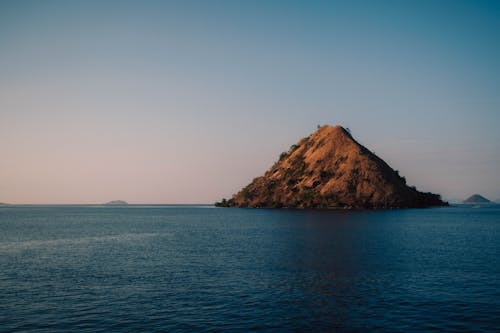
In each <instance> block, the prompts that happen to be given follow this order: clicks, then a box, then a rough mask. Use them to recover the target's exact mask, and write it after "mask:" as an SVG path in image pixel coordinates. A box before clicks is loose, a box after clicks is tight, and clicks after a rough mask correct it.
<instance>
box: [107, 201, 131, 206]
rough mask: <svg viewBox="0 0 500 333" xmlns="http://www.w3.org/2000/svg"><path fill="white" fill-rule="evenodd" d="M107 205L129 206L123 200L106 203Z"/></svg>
mask: <svg viewBox="0 0 500 333" xmlns="http://www.w3.org/2000/svg"><path fill="white" fill-rule="evenodd" d="M105 205H110V206H124V205H128V202H126V201H123V200H113V201H109V202H106V203H105Z"/></svg>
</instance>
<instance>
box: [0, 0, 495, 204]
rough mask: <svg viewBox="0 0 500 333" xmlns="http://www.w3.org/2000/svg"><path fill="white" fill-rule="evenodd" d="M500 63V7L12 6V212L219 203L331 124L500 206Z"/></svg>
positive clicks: (2, 51)
mask: <svg viewBox="0 0 500 333" xmlns="http://www.w3.org/2000/svg"><path fill="white" fill-rule="evenodd" d="M499 59H500V2H495V1H439V2H436V1H434V2H433V1H414V2H410V1H407V2H392V1H379V2H370V1H349V2H325V1H307V2H306V1H287V2H279V1H168V2H163V1H140V2H139V1H81V2H76V1H71V2H70V1H22V2H21V1H2V2H1V3H0V152H1V153H2V155H1V160H0V202H7V203H13V204H16V203H33V204H44V203H48V204H50V203H60V204H64V203H103V202H108V201H110V200H116V199H121V200H126V201H128V202H129V203H172V204H175V203H200V202H204V203H210V202H215V201H217V200H219V199H221V198H222V197H226V198H227V197H229V196H231V195H232V194H233V193H235V192H236V191H237V190H239V189H240V188H242V187H243V186H245V185H246V184H248V182H249V181H250V180H251V179H252V178H254V177H256V176H259V175H261V174H262V173H263V172H264V171H265V170H266V169H268V168H269V167H270V166H271V165H272V164H273V163H274V162H275V161H276V160H277V159H278V157H279V154H280V153H281V152H282V151H286V150H288V148H289V147H290V145H292V144H294V143H296V142H297V141H298V140H299V139H300V138H302V137H304V136H307V135H309V134H311V133H312V132H313V131H314V130H315V129H316V126H317V125H318V124H331V125H336V124H340V125H342V126H344V127H349V128H350V129H351V132H352V134H353V136H354V137H355V138H356V140H358V141H359V142H360V143H361V144H363V145H364V146H366V147H367V148H368V149H370V150H371V151H373V152H375V153H376V154H377V155H378V156H380V157H381V158H382V159H384V160H385V161H386V162H388V164H389V165H390V166H391V167H393V168H395V169H398V170H399V171H400V173H401V175H403V176H405V177H406V179H407V181H408V183H409V184H413V185H416V186H417V188H418V189H420V190H423V191H431V192H435V193H440V194H442V195H443V197H444V198H445V199H447V200H459V199H462V200H463V199H465V198H466V197H468V196H469V195H471V194H474V193H480V194H482V195H484V196H486V197H488V198H489V199H491V200H495V199H497V198H500V175H499V173H498V166H499V165H500V131H498V128H499V127H500V97H499V96H500V82H499V81H500V66H499V65H500V60H499Z"/></svg>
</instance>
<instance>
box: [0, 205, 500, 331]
mask: <svg viewBox="0 0 500 333" xmlns="http://www.w3.org/2000/svg"><path fill="white" fill-rule="evenodd" d="M499 236H500V208H497V207H494V206H490V207H486V206H485V207H481V208H472V207H470V206H459V207H449V208H436V209H422V210H414V209H410V210H395V211H361V212H344V211H293V210H251V209H229V208H227V209H226V208H212V207H203V206H126V207H109V206H4V207H0V331H36V332H58V331H80V332H85V331H88V332H95V331H102V332H109V331H168V332H175V331H196V332H205V331H206V332H212V331H213V332H219V331H226V332H239V331H244V332H248V331H282V332H290V331H300V332H307V331H311V332H318V331H333V330H339V331H352V332H358V331H373V330H382V331H391V332H394V331H400V332H409V331H414V332H419V331H432V330H435V331H457V332H459V331H476V332H478V331H498V330H499V329H500V320H499V318H500V238H499Z"/></svg>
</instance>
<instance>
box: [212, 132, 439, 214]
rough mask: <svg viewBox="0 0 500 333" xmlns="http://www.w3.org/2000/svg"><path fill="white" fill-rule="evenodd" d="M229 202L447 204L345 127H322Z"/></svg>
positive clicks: (378, 205)
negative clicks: (416, 184)
mask: <svg viewBox="0 0 500 333" xmlns="http://www.w3.org/2000/svg"><path fill="white" fill-rule="evenodd" d="M217 205H218V206H229V207H267V208H281V207H289V208H403V207H428V206H440V205H446V203H444V202H443V201H441V199H440V196H439V195H436V194H432V193H422V192H419V191H417V190H416V189H415V187H409V186H407V185H406V181H405V179H404V177H401V176H400V175H399V174H398V172H397V171H394V170H393V169H392V168H391V167H389V166H388V165H387V164H386V163H385V162H384V161H383V160H381V159H380V158H379V157H377V156H376V155H375V154H373V153H372V152H370V151H369V150H368V149H366V148H365V147H363V146H362V145H360V144H359V143H358V142H356V141H355V140H354V139H353V138H352V136H351V135H350V134H349V132H347V131H346V130H345V129H344V128H342V127H341V126H323V127H320V128H319V129H318V130H317V131H316V132H315V133H314V134H312V135H311V136H309V137H307V138H304V139H302V140H300V141H299V142H298V143H297V144H295V145H293V146H292V147H291V148H290V150H289V151H288V152H286V153H283V154H282V155H281V156H280V159H279V161H278V162H276V163H275V164H274V165H273V166H272V167H271V168H270V169H269V170H268V171H267V172H266V173H265V174H264V175H262V176H260V177H258V178H255V179H254V180H253V181H252V182H251V183H250V184H249V185H248V186H246V187H245V188H243V189H242V190H241V191H240V192H238V193H236V194H235V195H234V196H233V197H232V198H231V199H230V200H223V201H222V202H220V203H217Z"/></svg>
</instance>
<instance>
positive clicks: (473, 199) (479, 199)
mask: <svg viewBox="0 0 500 333" xmlns="http://www.w3.org/2000/svg"><path fill="white" fill-rule="evenodd" d="M464 203H465V204H481V203H482V204H484V203H492V202H491V201H490V200H488V199H486V198H485V197H483V196H482V195H481V194H473V195H471V196H470V197H468V198H467V199H465V200H464Z"/></svg>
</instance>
